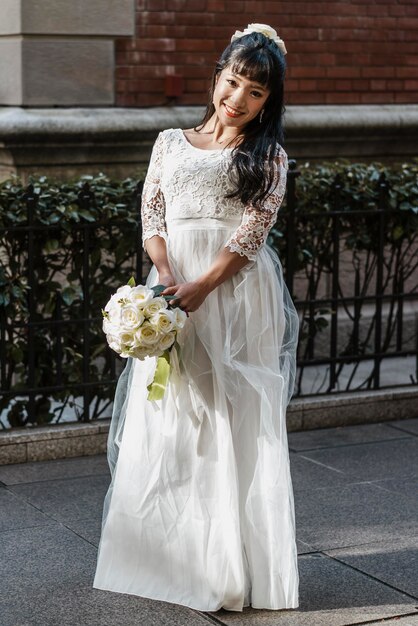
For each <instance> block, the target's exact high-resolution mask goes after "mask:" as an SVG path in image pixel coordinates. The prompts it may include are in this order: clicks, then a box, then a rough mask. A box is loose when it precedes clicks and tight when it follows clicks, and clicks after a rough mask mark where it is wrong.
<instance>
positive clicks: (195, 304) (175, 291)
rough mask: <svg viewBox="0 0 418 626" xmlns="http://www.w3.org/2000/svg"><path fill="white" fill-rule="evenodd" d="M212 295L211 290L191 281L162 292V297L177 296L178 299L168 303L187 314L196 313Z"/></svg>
mask: <svg viewBox="0 0 418 626" xmlns="http://www.w3.org/2000/svg"><path fill="white" fill-rule="evenodd" d="M209 293H210V289H207V288H205V287H204V286H203V285H202V284H201V283H200V282H197V281H191V282H188V283H179V284H178V285H173V286H171V287H167V289H164V291H162V292H161V295H162V296H168V295H175V296H177V298H175V299H174V300H169V301H168V302H169V303H170V304H172V305H173V306H178V307H180V308H181V309H183V311H186V313H191V312H192V311H196V309H198V308H199V307H200V305H201V304H202V302H203V301H204V300H205V298H206V296H208V294H209Z"/></svg>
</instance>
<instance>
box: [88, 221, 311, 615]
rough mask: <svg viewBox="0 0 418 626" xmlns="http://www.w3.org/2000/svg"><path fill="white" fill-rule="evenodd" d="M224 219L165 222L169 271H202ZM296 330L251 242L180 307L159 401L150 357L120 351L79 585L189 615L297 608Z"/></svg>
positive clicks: (268, 262) (276, 272) (263, 253)
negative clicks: (96, 506)
mask: <svg viewBox="0 0 418 626" xmlns="http://www.w3.org/2000/svg"><path fill="white" fill-rule="evenodd" d="M238 224H239V220H238V221H237V220H236V219H230V220H225V219H214V218H202V219H190V218H189V219H175V220H171V221H168V222H167V230H168V238H167V250H168V258H169V262H170V265H171V268H172V271H173V274H174V276H175V278H176V280H177V281H178V282H183V281H191V280H194V279H196V278H198V277H199V276H200V275H201V274H202V273H203V272H205V271H206V270H207V269H208V268H209V266H210V265H211V263H212V261H213V260H214V259H215V257H216V256H217V254H218V253H219V251H220V250H221V249H222V247H223V246H224V244H225V243H226V241H227V239H228V238H229V236H230V235H231V234H232V232H233V231H234V230H235V229H236V227H237V225H238ZM146 284H147V285H148V286H153V285H155V284H158V272H157V270H156V268H155V266H152V268H151V271H150V273H149V275H148V277H147V280H146ZM298 329H299V322H298V317H297V313H296V310H295V308H294V305H293V303H292V301H291V298H290V296H289V293H288V291H287V288H286V286H285V284H284V282H283V275H282V268H281V264H280V260H279V258H278V256H277V254H276V253H275V252H274V251H273V250H272V249H271V248H270V247H269V246H267V245H264V246H263V247H262V248H261V249H260V250H259V252H258V255H257V259H256V261H252V262H249V263H248V264H247V265H246V266H245V267H244V268H243V269H242V270H241V271H239V272H238V273H236V274H235V275H234V276H232V277H231V278H229V279H227V280H225V281H224V282H223V283H222V284H221V285H219V286H218V287H217V288H216V289H214V290H213V291H212V292H211V293H210V294H209V296H208V297H207V298H206V300H205V301H204V303H203V304H202V305H201V306H200V308H199V309H198V310H197V311H194V312H192V313H190V316H189V318H188V319H187V321H186V324H185V327H184V328H183V330H182V331H181V333H180V335H179V339H178V340H179V344H180V351H179V358H178V359H173V367H172V371H171V374H170V381H169V384H168V388H167V392H166V395H165V397H164V398H163V399H162V400H158V401H154V402H151V401H149V400H148V399H147V393H148V390H147V385H148V384H149V383H150V382H151V380H152V378H153V376H154V370H155V365H156V359H155V358H154V357H152V358H147V359H145V360H144V361H139V360H137V359H128V360H127V363H126V366H125V369H124V370H123V372H122V374H121V375H120V377H119V380H118V384H117V388H116V394H115V401H114V406H113V414H112V421H111V425H110V431H109V438H108V461H109V466H110V469H111V483H110V486H109V489H108V492H107V494H106V497H105V500H104V507H103V519H102V533H101V538H100V544H99V549H98V559H97V567H96V573H95V578H94V583H93V587H95V588H97V589H105V590H110V591H115V592H121V593H128V594H135V595H138V596H143V597H147V598H153V599H157V600H165V601H167V602H172V603H176V604H181V605H184V606H188V607H191V608H194V609H197V610H200V611H216V610H218V609H220V608H224V609H228V610H231V611H242V609H243V607H244V606H249V605H251V606H253V607H254V608H267V609H283V608H296V607H298V606H299V604H298V584H299V577H298V567H297V551H296V541H295V515H294V501H293V490H292V481H291V475H290V468H289V452H288V443H287V431H286V406H287V404H288V402H289V400H290V397H291V395H292V392H293V387H294V380H295V372H296V345H297V340H298Z"/></svg>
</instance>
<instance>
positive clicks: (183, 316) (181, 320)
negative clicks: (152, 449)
mask: <svg viewBox="0 0 418 626" xmlns="http://www.w3.org/2000/svg"><path fill="white" fill-rule="evenodd" d="M172 312H173V313H174V325H175V328H176V329H180V328H183V326H184V324H185V323H186V320H187V313H186V312H185V311H183V309H180V308H179V307H178V306H177V307H176V308H175V309H172Z"/></svg>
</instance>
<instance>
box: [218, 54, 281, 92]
mask: <svg viewBox="0 0 418 626" xmlns="http://www.w3.org/2000/svg"><path fill="white" fill-rule="evenodd" d="M229 66H230V68H231V71H232V72H233V73H234V74H239V75H240V76H244V77H245V78H248V80H252V81H254V82H256V83H260V85H263V87H267V88H270V85H271V82H272V76H273V75H274V71H273V67H272V61H271V58H270V55H268V54H265V53H264V52H263V50H262V49H261V50H260V49H258V50H248V49H247V50H243V49H241V50H237V51H236V54H234V55H233V58H232V59H231V62H230V64H229Z"/></svg>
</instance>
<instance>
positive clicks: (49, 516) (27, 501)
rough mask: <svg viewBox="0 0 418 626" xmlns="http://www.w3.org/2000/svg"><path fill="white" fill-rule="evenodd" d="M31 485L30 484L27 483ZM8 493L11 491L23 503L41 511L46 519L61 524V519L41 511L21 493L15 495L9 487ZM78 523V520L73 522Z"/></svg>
mask: <svg viewBox="0 0 418 626" xmlns="http://www.w3.org/2000/svg"><path fill="white" fill-rule="evenodd" d="M27 484H30V483H27ZM7 491H9V492H10V493H12V494H13V495H14V496H15V497H16V498H19V500H21V501H22V502H24V503H25V504H27V505H29V506H31V507H33V508H34V509H36V510H37V511H39V512H40V513H42V515H45V516H46V517H48V518H49V519H52V520H54V522H57V523H60V520H59V519H56V518H55V517H52V515H51V514H50V513H47V512H46V511H43V510H42V509H40V508H39V507H38V506H36V504H33V503H32V502H30V501H29V500H28V499H27V498H26V497H25V496H22V495H21V494H19V493H15V492H14V491H13V490H12V489H10V488H9V487H8V488H7ZM73 521H76V520H73Z"/></svg>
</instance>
